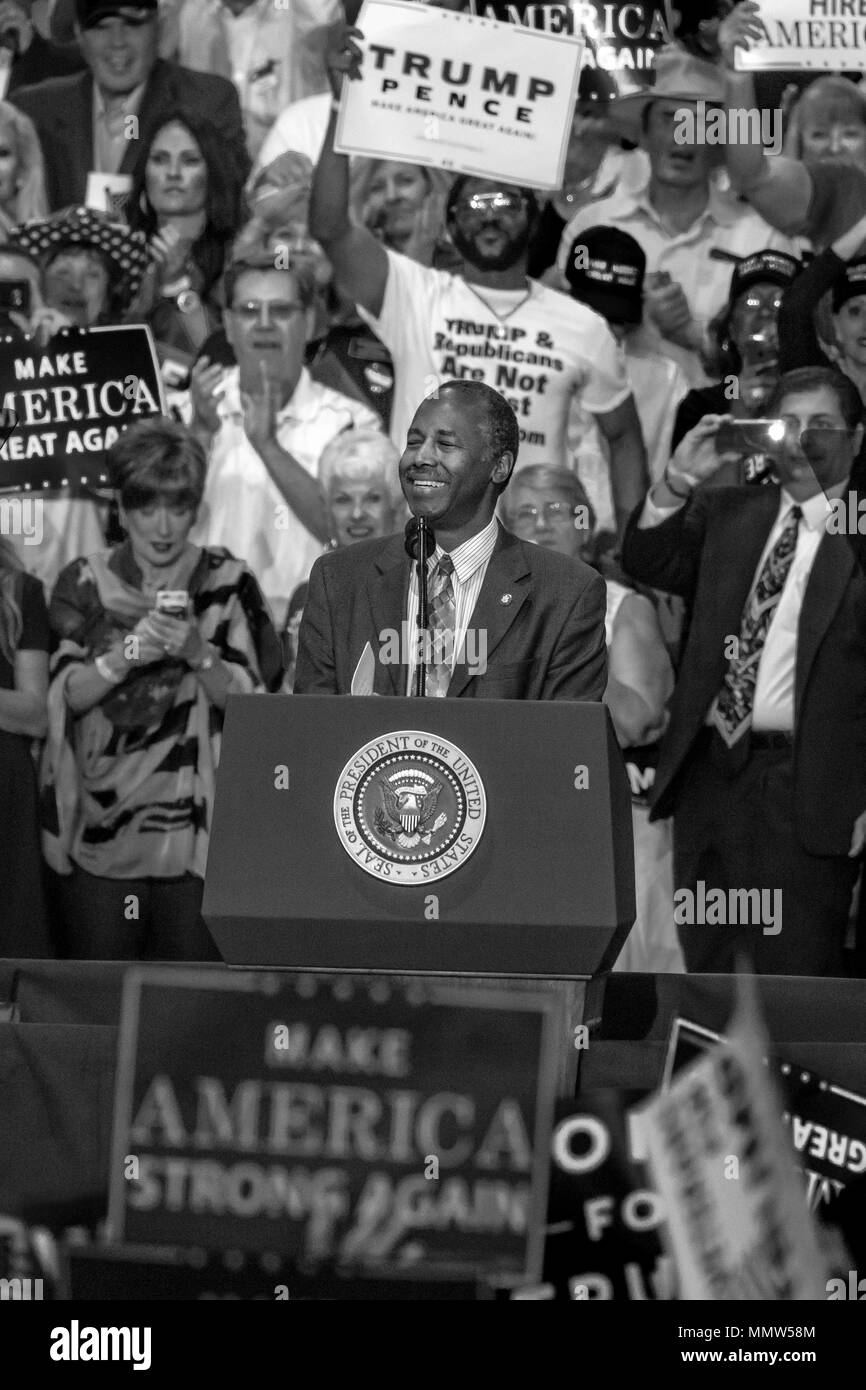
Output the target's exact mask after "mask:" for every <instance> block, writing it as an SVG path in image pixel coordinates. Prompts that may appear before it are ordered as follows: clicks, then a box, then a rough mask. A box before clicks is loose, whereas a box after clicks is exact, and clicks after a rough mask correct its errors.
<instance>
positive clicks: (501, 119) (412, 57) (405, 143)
mask: <svg viewBox="0 0 866 1390" xmlns="http://www.w3.org/2000/svg"><path fill="white" fill-rule="evenodd" d="M359 27H360V28H361V30H362V31H363V34H364V38H363V40H360V43H361V47H362V48H363V49H364V62H363V64H362V69H361V71H362V76H361V79H360V80H359V81H355V82H350V81H348V80H347V81H346V82H345V83H344V84H343V95H342V102H341V107H340V118H339V122H338V125H337V139H336V144H335V148H336V149H337V150H339V151H340V152H342V153H344V154H352V155H365V156H367V157H369V158H374V159H390V160H400V161H402V162H404V163H407V164H429V165H433V166H435V167H436V168H439V169H446V170H448V171H449V172H452V173H455V174H475V175H478V176H479V177H481V178H488V179H502V180H504V181H505V182H507V183H513V184H520V185H524V186H526V187H529V188H541V189H544V188H559V187H560V186H561V184H562V179H563V174H564V170H565V155H566V150H567V147H568V137H569V133H570V131H571V121H572V113H573V111H574V103H575V99H576V97H577V84H578V78H579V76H580V63H581V56H582V53H583V44H582V43H581V42H580V41H578V40H576V39H575V38H573V37H570V36H569V35H567V34H548V33H544V32H543V31H541V30H536V29H526V28H523V27H522V26H516V25H514V24H497V23H496V22H495V21H493V20H488V19H481V18H479V17H477V16H475V15H470V14H455V13H452V12H451V11H448V10H434V9H430V8H428V7H427V6H426V5H415V4H410V3H406V0H368V3H367V4H366V5H365V6H364V9H363V11H362V12H361V14H360V16H359Z"/></svg>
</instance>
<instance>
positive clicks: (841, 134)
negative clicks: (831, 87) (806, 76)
mask: <svg viewBox="0 0 866 1390" xmlns="http://www.w3.org/2000/svg"><path fill="white" fill-rule="evenodd" d="M851 92H852V95H851V99H850V100H847V99H846V100H843V99H841V97H838V96H837V97H834V98H829V99H828V98H827V97H826V96H824V97H822V96H819V97H811V98H810V96H809V94H808V92H807V94H806V96H804V97H803V98H802V115H801V136H802V148H803V158H804V159H810V160H815V161H817V162H820V163H822V164H826V163H833V164H857V165H859V166H860V168H861V169H862V168H866V124H864V122H863V116H862V111H861V109H860V107H859V105H858V104H857V102H856V98H855V96H854V88H853V87H852V89H851Z"/></svg>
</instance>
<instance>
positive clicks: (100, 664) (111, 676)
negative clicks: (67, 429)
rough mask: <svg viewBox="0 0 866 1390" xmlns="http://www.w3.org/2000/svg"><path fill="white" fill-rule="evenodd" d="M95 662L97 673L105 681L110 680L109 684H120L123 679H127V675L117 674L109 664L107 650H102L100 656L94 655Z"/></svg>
mask: <svg viewBox="0 0 866 1390" xmlns="http://www.w3.org/2000/svg"><path fill="white" fill-rule="evenodd" d="M93 664H94V666H95V667H96V670H97V673H98V674H99V675H100V676H101V677H102V679H103V680H104V681H108V684H109V685H120V684H121V682H122V681H124V680H126V676H118V675H115V673H114V671H112V669H111V667H110V666H109V664H108V659H107V656H106V653H105V652H100V654H99V656H97V657H94V659H93Z"/></svg>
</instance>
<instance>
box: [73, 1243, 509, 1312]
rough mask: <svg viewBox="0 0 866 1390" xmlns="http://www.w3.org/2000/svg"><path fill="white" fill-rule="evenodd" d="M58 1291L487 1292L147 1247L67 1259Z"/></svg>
mask: <svg viewBox="0 0 866 1390" xmlns="http://www.w3.org/2000/svg"><path fill="white" fill-rule="evenodd" d="M64 1289H65V1293H66V1295H67V1297H68V1298H71V1299H73V1300H78V1299H84V1300H85V1301H88V1302H89V1301H91V1300H96V1301H98V1302H105V1301H115V1300H117V1301H124V1302H125V1301H127V1300H134V1301H135V1302H136V1303H137V1302H138V1301H139V1300H140V1299H147V1300H158V1301H159V1302H165V1301H166V1300H167V1299H170V1300H171V1301H172V1302H178V1301H179V1300H180V1301H184V1300H185V1301H193V1300H195V1301H197V1302H208V1301H211V1300H213V1299H244V1300H247V1301H251V1302H261V1303H264V1302H267V1303H274V1302H276V1303H289V1302H291V1303H298V1302H301V1303H311V1302H322V1301H328V1302H332V1301H340V1302H345V1301H350V1300H352V1301H364V1300H367V1301H371V1302H372V1301H378V1300H381V1299H386V1300H387V1301H388V1302H389V1303H393V1302H408V1301H409V1300H411V1301H412V1302H417V1301H419V1300H423V1301H424V1302H425V1303H426V1302H428V1301H430V1300H435V1301H437V1302H439V1301H444V1302H452V1301H455V1302H476V1301H487V1300H488V1299H489V1298H490V1297H492V1291H491V1290H490V1289H489V1288H488V1287H487V1286H485V1285H484V1284H478V1285H476V1284H475V1283H474V1281H472V1280H471V1279H468V1278H464V1279H452V1278H438V1279H437V1278H434V1277H433V1276H432V1275H428V1276H427V1278H425V1279H423V1280H422V1279H418V1278H412V1277H411V1275H405V1274H404V1275H403V1276H402V1277H401V1276H399V1275H396V1274H393V1275H391V1277H390V1278H382V1277H378V1278H377V1277H376V1276H375V1275H371V1274H367V1273H365V1272H364V1271H363V1270H353V1271H352V1272H351V1274H347V1273H345V1272H343V1273H341V1272H338V1271H336V1270H329V1269H318V1270H314V1271H311V1272H302V1271H300V1270H298V1269H296V1268H295V1267H294V1266H293V1265H291V1264H288V1263H287V1262H286V1261H284V1260H283V1259H281V1257H280V1256H278V1255H276V1254H267V1255H260V1256H254V1255H247V1256H243V1255H241V1253H240V1252H239V1251H237V1250H233V1251H228V1252H226V1253H225V1254H223V1255H217V1254H208V1253H207V1252H206V1251H204V1250H154V1249H151V1248H150V1247H149V1246H141V1247H139V1246H132V1245H123V1246H111V1245H95V1246H84V1247H83V1248H77V1247H75V1246H72V1247H71V1248H70V1249H69V1250H68V1251H67V1252H66V1277H65V1280H64Z"/></svg>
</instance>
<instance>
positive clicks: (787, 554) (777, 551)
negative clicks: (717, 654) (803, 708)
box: [713, 507, 802, 748]
mask: <svg viewBox="0 0 866 1390" xmlns="http://www.w3.org/2000/svg"><path fill="white" fill-rule="evenodd" d="M801 516H802V512H801V511H800V508H799V507H792V508H791V510H790V511H789V513H788V515H787V517H786V519H785V525H784V526H783V528H782V531H781V534H780V536H779V539H778V540H777V541H776V544H775V545H774V546H773V548H772V550H771V551H770V553H769V555H768V556H767V558H766V560H765V561H764V564H763V567H762V569H761V573H760V574H759V575H758V582H757V584H756V585H755V587H754V589H753V590H752V593H751V596H750V598H749V600H748V602H747V603H746V606H745V608H744V609H743V616H742V619H741V621H740V635H739V639H738V642H737V654H736V656H732V657H731V658H730V660H729V662H728V669H727V671H726V672H725V683H724V685H723V686H722V689H721V692H720V694H719V697H718V699H717V701H716V708H715V709H714V710H713V723H714V725H715V727H716V729H717V730H718V732H719V735H720V737H721V738H722V740H723V741H724V743H725V744H726V745H727V747H728V748H732V747H733V746H734V744H735V743H739V741H740V739H741V738H742V737H743V735H744V734H745V733H746V732H747V731H748V729H749V728H750V726H751V723H752V706H753V704H754V700H755V685H756V682H757V679H758V663H759V662H760V660H761V652H762V651H763V650H764V642H765V641H766V638H767V633H768V632H769V630H770V623H771V622H772V621H773V614H774V613H775V611H776V609H777V607H778V604H779V599H780V598H781V597H782V590H783V589H784V587H785V580H786V579H787V577H788V570H789V569H790V568H791V565H792V563H793V560H794V551H795V550H796V548H797V531H798V528H799V525H800V517H801Z"/></svg>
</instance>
